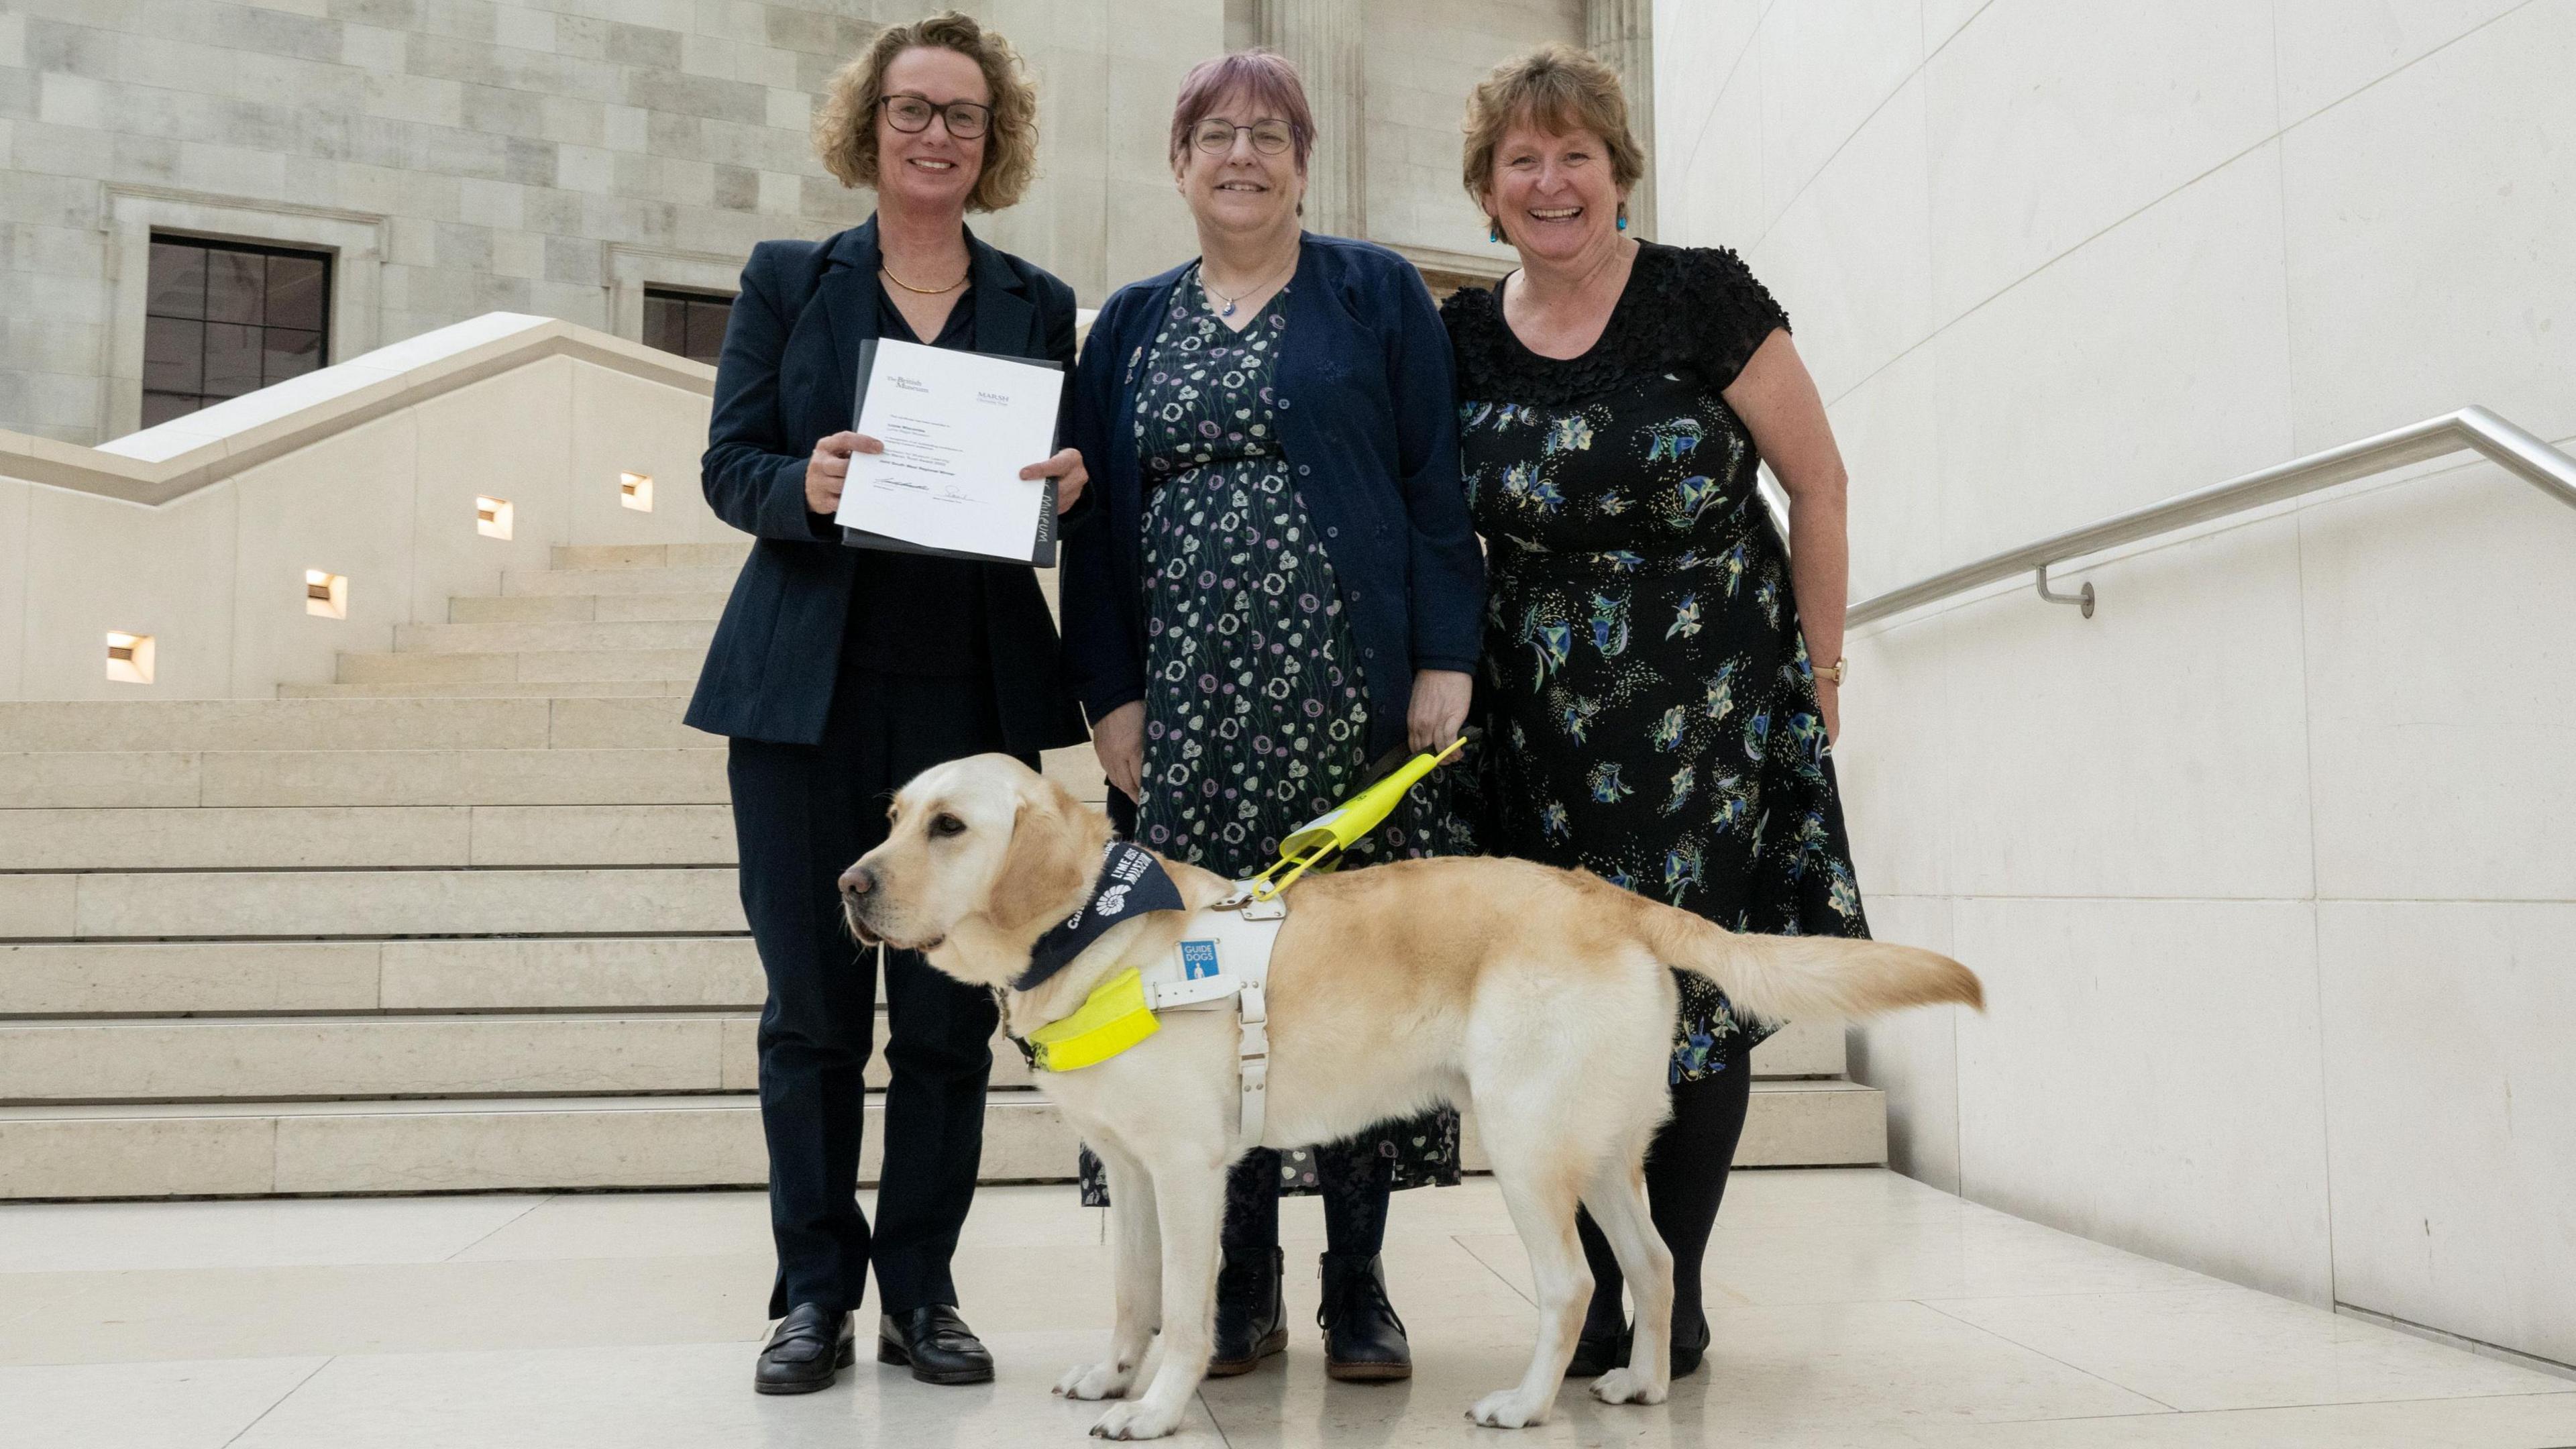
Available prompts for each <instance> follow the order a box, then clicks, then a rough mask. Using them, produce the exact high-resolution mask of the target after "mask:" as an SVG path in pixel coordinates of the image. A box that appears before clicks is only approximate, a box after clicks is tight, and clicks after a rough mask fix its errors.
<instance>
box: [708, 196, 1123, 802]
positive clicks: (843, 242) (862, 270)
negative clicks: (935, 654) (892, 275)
mask: <svg viewBox="0 0 2576 1449" xmlns="http://www.w3.org/2000/svg"><path fill="white" fill-rule="evenodd" d="M966 248H967V251H968V252H969V254H970V255H971V257H972V259H973V260H972V267H973V271H974V277H975V283H974V305H975V349H976V350H977V351H979V352H994V353H1001V354H1005V355H1008V356H1013V357H1031V358H1040V359H1046V360H1052V361H1055V362H1061V363H1063V364H1065V365H1066V368H1067V378H1066V392H1067V395H1068V400H1069V399H1070V395H1071V391H1072V378H1071V368H1072V364H1073V360H1074V353H1073V332H1074V312H1073V289H1072V288H1070V287H1068V286H1066V285H1065V284H1064V283H1063V282H1061V281H1059V280H1057V279H1056V278H1055V277H1054V276H1053V275H1052V274H1050V273H1048V272H1047V271H1045V270H1044V269H1042V268H1039V267H1036V266H1032V265H1030V264H1029V263H1027V262H1024V261H1022V260H1020V259H1019V258H1018V257H1014V256H1010V255H1008V254H1006V253H1003V252H1000V251H996V250H995V249H993V248H992V247H989V246H986V245H985V244H984V243H982V242H980V241H977V240H976V239H975V237H974V234H973V233H971V232H970V233H968V234H967V237H966ZM876 335H877V225H876V222H875V221H874V220H873V219H871V220H869V221H868V222H867V223H866V224H865V225H863V226H858V227H853V228H851V229H850V230H848V231H845V232H841V233H839V234H837V235H834V236H830V237H826V238H824V239H823V240H821V241H819V242H806V241H768V242H762V243H761V244H760V245H758V246H756V247H754V248H752V252H751V260H750V262H749V263H747V264H746V265H745V266H744V267H743V269H742V292H741V295H739V296H737V297H736V298H735V299H734V304H733V317H732V320H731V321H729V322H728V323H727V324H726V326H725V340H724V353H723V357H722V360H721V361H719V362H718V363H717V364H716V397H715V411H714V415H713V417H712V418H711V419H710V420H709V423H708V427H707V451H706V455H705V457H704V458H702V459H701V460H700V463H699V480H700V482H701V484H702V485H703V486H704V487H705V489H706V495H707V503H708V505H709V506H711V507H713V508H714V509H715V511H716V516H717V517H719V518H722V519H723V520H724V521H725V522H727V523H730V524H732V525H733V526H734V527H736V528H739V529H741V530H743V531H744V532H746V533H750V534H753V535H756V536H757V537H758V539H759V542H757V543H755V544H753V545H752V549H751V558H750V559H749V560H748V561H747V562H745V563H744V564H743V566H742V574H741V576H740V577H738V578H736V579H735V580H734V586H733V597H732V598H731V599H730V600H728V601H727V602H726V604H725V611H724V619H723V622H721V623H719V624H717V625H716V637H715V642H714V644H713V645H712V646H710V647H709V648H708V650H707V662H706V667H705V669H704V670H702V671H701V672H700V673H699V675H698V689H697V693H696V694H695V695H693V696H691V697H690V700H689V712H688V715H687V717H686V719H687V723H688V724H690V725H691V726H693V727H695V728H697V729H702V730H706V731H708V732H709V733H712V734H720V735H736V736H740V737H743V738H746V739H756V740H776V741H780V742H783V743H787V744H807V745H810V744H816V743H819V742H820V741H821V740H822V738H823V720H824V717H825V716H826V715H827V714H829V713H830V711H831V708H832V693H833V690H834V688H835V686H836V685H837V684H838V682H839V676H840V665H841V635H842V632H843V630H844V628H845V627H846V626H847V624H848V622H849V614H850V582H851V580H852V579H853V578H855V577H856V576H857V573H858V571H859V570H860V569H863V568H867V567H869V566H871V565H872V564H873V563H876V562H877V561H879V560H882V559H883V558H885V557H886V555H884V554H880V553H874V552H871V551H869V550H865V549H854V548H845V547H843V546H842V545H841V543H840V530H839V529H838V528H837V527H835V526H833V523H832V520H831V519H830V518H829V517H828V516H826V515H824V514H820V513H811V512H808V511H807V510H806V507H805V464H806V460H807V459H808V458H809V457H811V456H812V454H813V451H814V444H815V443H816V442H817V441H818V440H820V439H822V438H823V437H824V436H826V435H827V434H831V433H837V432H842V431H844V430H846V429H848V428H849V426H850V424H851V422H852V420H853V417H852V408H853V405H854V400H855V398H856V396H857V392H858V367H857V355H858V345H859V343H860V342H862V341H864V340H866V339H868V338H871V337H874V336H876ZM1068 415H1069V409H1068ZM1029 461H1030V462H1033V463H1034V462H1036V461H1037V459H1034V458H1032V459H1030V460H1029ZM967 567H969V568H971V569H972V570H973V571H974V573H975V574H976V576H977V577H978V579H979V581H980V587H981V588H982V589H983V591H984V620H985V633H986V642H987V646H988V649H989V652H990V654H991V656H992V676H993V694H994V698H995V700H996V702H997V703H998V704H999V706H1000V711H1001V721H1002V735H1003V738H1004V740H1005V741H1007V743H1008V745H1009V748H1010V750H1011V752H1012V753H1014V754H1035V753H1036V752H1037V751H1039V750H1043V749H1052V748H1054V747H1056V746H1058V745H1069V744H1079V743H1081V741H1082V740H1083V739H1084V738H1085V736H1084V734H1083V729H1082V719H1081V716H1080V714H1079V713H1078V712H1076V711H1075V709H1074V708H1073V704H1072V699H1071V696H1070V695H1069V694H1068V693H1067V691H1066V689H1065V687H1064V677H1063V666H1062V652H1061V650H1060V649H1059V648H1058V646H1057V642H1056V633H1055V624H1054V622H1053V621H1052V620H1051V619H1049V618H1048V617H1047V607H1046V599H1045V596H1044V595H1042V594H1041V593H1040V592H1039V591H1038V582H1037V576H1036V574H1035V573H1034V572H1033V571H1032V570H1030V569H1029V568H1027V567H1025V566H1022V565H1014V564H970V565H967ZM921 602H922V605H923V607H925V608H936V607H939V605H940V602H941V601H939V600H935V599H925V600H922V601H921Z"/></svg>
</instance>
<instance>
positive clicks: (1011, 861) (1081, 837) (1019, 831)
mask: <svg viewBox="0 0 2576 1449" xmlns="http://www.w3.org/2000/svg"><path fill="white" fill-rule="evenodd" d="M1082 815H1083V810H1082V806H1081V803H1080V802H1079V801H1076V800H1075V799H1074V798H1073V796H1072V795H1071V794H1069V793H1068V792H1067V791H1066V790H1065V788H1064V787H1063V786H1061V785H1058V784H1057V783H1055V782H1054V781H1053V780H1048V779H1044V778H1041V779H1040V780H1039V781H1038V782H1037V783H1036V785H1035V786H1033V787H1032V788H1030V789H1029V790H1027V791H1025V792H1023V793H1022V795H1021V796H1020V810H1019V815H1018V817H1017V818H1016V819H1015V820H1014V821H1013V822H1012V824H1011V848H1010V850H1009V851H1007V852H1005V853H1004V854H1003V856H1002V870H1001V874H1000V875H998V876H996V877H994V880H993V890H992V894H991V895H990V896H989V897H988V898H987V900H986V903H985V913H986V914H987V915H988V916H990V917H991V918H992V920H993V923H994V924H995V925H997V926H1000V927H1001V928H1002V929H1003V930H1005V931H1011V932H1018V931H1023V930H1027V929H1030V928H1032V927H1034V928H1038V929H1044V928H1045V927H1047V926H1050V925H1053V924H1054V922H1053V921H1051V920H1042V919H1040V918H1041V917H1044V916H1048V915H1052V914H1054V913H1055V912H1056V911H1058V910H1059V909H1060V908H1061V907H1062V906H1063V904H1064V902H1065V900H1066V899H1067V898H1068V897H1071V896H1073V895H1075V894H1076V893H1078V892H1080V891H1081V890H1082V888H1083V887H1085V886H1087V885H1089V884H1091V877H1090V874H1089V872H1088V870H1087V869H1086V865H1087V863H1088V862H1089V861H1090V860H1091V858H1092V856H1094V855H1096V854H1097V853H1098V852H1097V851H1086V850H1084V849H1083V842H1084V841H1085V839H1087V838H1088V836H1089V835H1090V833H1091V832H1088V831H1085V830H1084V829H1083V828H1082V826H1083V821H1082Z"/></svg>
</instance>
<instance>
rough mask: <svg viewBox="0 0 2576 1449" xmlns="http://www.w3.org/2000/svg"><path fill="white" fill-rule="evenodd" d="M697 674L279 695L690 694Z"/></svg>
mask: <svg viewBox="0 0 2576 1449" xmlns="http://www.w3.org/2000/svg"><path fill="white" fill-rule="evenodd" d="M697 687H698V682H697V680H695V679H532V680H516V679H494V680H487V681H482V682H479V683H478V682H476V681H472V680H467V681H465V682H462V683H441V682H439V681H437V680H411V679H397V680H391V681H386V682H379V683H375V684H340V683H336V682H334V683H330V684H281V685H279V686H278V687H277V697H278V698H280V699H527V698H532V697H533V698H539V699H602V698H640V697H646V696H651V697H656V698H659V697H667V696H673V695H676V696H678V697H680V698H681V699H682V700H686V699H687V698H688V696H689V695H690V694H691V693H693V692H694V691H695V690H696V689H697Z"/></svg>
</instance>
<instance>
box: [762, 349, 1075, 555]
mask: <svg viewBox="0 0 2576 1449" xmlns="http://www.w3.org/2000/svg"><path fill="white" fill-rule="evenodd" d="M860 377H861V380H860V384H859V399H858V427H857V428H856V430H855V433H854V434H853V435H836V436H848V438H849V443H850V447H849V452H848V455H847V462H846V463H845V464H844V468H845V474H844V478H843V483H842V488H841V491H840V494H839V498H838V500H837V504H838V506H837V508H836V510H835V513H834V517H835V519H836V520H837V521H838V522H839V523H840V524H841V526H842V528H843V529H844V530H845V532H844V533H843V539H844V541H845V542H848V543H851V544H853V545H856V546H859V547H874V548H893V549H900V550H905V551H914V552H928V553H939V554H948V555H954V556H960V557H968V558H982V559H1007V560H1011V561H1014V562H1019V563H1030V564H1037V565H1040V566H1046V565H1051V564H1053V563H1054V562H1055V527H1054V525H1055V514H1056V512H1057V511H1058V508H1059V507H1061V506H1067V505H1068V503H1069V500H1065V499H1063V498H1061V497H1060V496H1059V495H1060V494H1061V493H1062V492H1063V491H1064V485H1065V483H1066V482H1067V481H1068V480H1076V479H1080V478H1082V477H1083V473H1082V462H1081V458H1080V456H1079V455H1078V454H1073V453H1072V452H1071V450H1065V451H1062V452H1057V451H1055V450H1054V442H1055V435H1056V412H1057V408H1058V405H1059V404H1060V403H1061V401H1062V398H1063V389H1064V373H1063V371H1062V369H1060V368H1057V367H1054V366H1051V365H1047V364H1040V363H1032V362H1028V361H1025V360H1022V359H1018V358H1003V357H994V356H988V355H985V354H982V353H974V352H962V351H957V350H954V349H948V348H936V347H923V346H919V345H917V344H914V343H907V342H894V341H888V340H884V339H877V340H874V341H871V342H869V343H867V344H864V348H863V354H862V357H861V360H860ZM825 441H826V442H827V443H829V442H831V441H833V440H832V439H827V440H825ZM864 443H876V444H877V445H878V446H876V447H874V448H870V447H865V446H862V444H864ZM820 451H821V450H820V449H819V448H818V450H817V452H818V465H819V463H820V459H819V454H820ZM1050 454H1052V456H1048V455H1050ZM1041 456H1044V457H1046V461H1045V462H1043V463H1037V464H1030V463H1029V462H1028V461H1027V460H1028V459H1030V458H1032V457H1041ZM811 474H812V470H811V469H809V482H808V491H809V495H810V494H811V492H812V491H813V489H814V482H813V480H812V476H811ZM1075 486H1077V487H1078V486H1079V485H1078V483H1077V484H1076V485H1075Z"/></svg>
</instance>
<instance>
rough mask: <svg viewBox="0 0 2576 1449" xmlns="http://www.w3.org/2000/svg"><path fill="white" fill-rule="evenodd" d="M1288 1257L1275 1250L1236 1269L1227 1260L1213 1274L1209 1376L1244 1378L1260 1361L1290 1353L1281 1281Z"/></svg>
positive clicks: (1284, 1275) (1285, 1306)
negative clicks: (1213, 1342) (1213, 1319)
mask: <svg viewBox="0 0 2576 1449" xmlns="http://www.w3.org/2000/svg"><path fill="white" fill-rule="evenodd" d="M1287 1275H1288V1255H1287V1254H1286V1253H1285V1252H1283V1251H1282V1250H1280V1249H1278V1248H1273V1249H1271V1250H1270V1251H1269V1252H1268V1253H1265V1254H1262V1255H1260V1256H1258V1257H1255V1258H1254V1259H1253V1260H1252V1261H1251V1262H1250V1263H1248V1264H1244V1265H1241V1266H1237V1265H1236V1264H1235V1263H1234V1262H1233V1261H1232V1260H1231V1259H1229V1260H1228V1261H1227V1262H1226V1264H1225V1266H1224V1267H1222V1268H1219V1269H1218V1270H1217V1275H1216V1347H1215V1348H1214V1350H1213V1351H1211V1352H1210V1353H1209V1354H1208V1367H1207V1371H1208V1377H1209V1378H1212V1379H1223V1378H1232V1377H1233V1376H1234V1375H1236V1374H1248V1373H1250V1372H1252V1371H1253V1369H1254V1368H1256V1367H1258V1366H1259V1364H1260V1363H1261V1361H1262V1360H1263V1359H1265V1358H1268V1357H1270V1356H1271V1355H1272V1354H1274V1353H1284V1352H1286V1351H1287V1349H1288V1307H1287V1304H1286V1303H1285V1302H1284V1301H1283V1297H1284V1295H1283V1294H1282V1293H1281V1292H1280V1280H1281V1279H1283V1278H1285V1277H1286V1276H1287Z"/></svg>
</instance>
